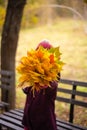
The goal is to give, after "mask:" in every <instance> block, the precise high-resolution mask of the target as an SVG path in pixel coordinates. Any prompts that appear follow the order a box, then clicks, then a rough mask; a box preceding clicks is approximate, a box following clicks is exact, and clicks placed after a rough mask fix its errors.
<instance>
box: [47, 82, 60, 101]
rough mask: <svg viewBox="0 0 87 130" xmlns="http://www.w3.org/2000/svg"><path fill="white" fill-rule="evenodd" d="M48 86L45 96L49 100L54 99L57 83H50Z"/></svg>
mask: <svg viewBox="0 0 87 130" xmlns="http://www.w3.org/2000/svg"><path fill="white" fill-rule="evenodd" d="M50 86H51V87H48V88H46V94H47V96H48V97H49V98H51V99H54V100H55V98H56V94H57V86H58V82H57V81H52V82H50Z"/></svg>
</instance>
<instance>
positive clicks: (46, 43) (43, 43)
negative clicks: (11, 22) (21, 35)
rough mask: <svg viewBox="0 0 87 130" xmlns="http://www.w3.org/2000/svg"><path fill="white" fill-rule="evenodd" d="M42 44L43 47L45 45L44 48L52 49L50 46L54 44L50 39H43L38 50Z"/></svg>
mask: <svg viewBox="0 0 87 130" xmlns="http://www.w3.org/2000/svg"><path fill="white" fill-rule="evenodd" d="M40 46H42V47H44V48H46V49H50V48H51V47H52V45H51V44H50V42H49V41H48V40H43V41H41V42H40V43H39V44H38V46H37V48H36V50H37V49H38V48H39V47H40Z"/></svg>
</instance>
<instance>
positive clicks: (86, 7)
mask: <svg viewBox="0 0 87 130" xmlns="http://www.w3.org/2000/svg"><path fill="white" fill-rule="evenodd" d="M84 17H85V19H86V20H87V0H84Z"/></svg>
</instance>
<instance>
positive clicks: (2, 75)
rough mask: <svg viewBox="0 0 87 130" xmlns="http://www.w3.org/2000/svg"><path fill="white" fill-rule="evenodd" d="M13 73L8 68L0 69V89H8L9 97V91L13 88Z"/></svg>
mask: <svg viewBox="0 0 87 130" xmlns="http://www.w3.org/2000/svg"><path fill="white" fill-rule="evenodd" d="M12 75H13V73H12V72H11V71H7V70H1V71H0V89H3V88H4V89H6V95H5V96H6V98H8V91H9V89H10V88H11V84H12V80H13V76H12Z"/></svg>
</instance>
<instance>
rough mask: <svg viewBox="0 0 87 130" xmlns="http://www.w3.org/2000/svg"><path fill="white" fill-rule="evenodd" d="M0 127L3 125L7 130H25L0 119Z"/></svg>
mask: <svg viewBox="0 0 87 130" xmlns="http://www.w3.org/2000/svg"><path fill="white" fill-rule="evenodd" d="M0 125H1V126H5V127H6V128H10V129H12V130H23V128H21V127H19V126H17V125H14V124H12V123H9V122H7V121H4V120H2V119H0Z"/></svg>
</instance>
